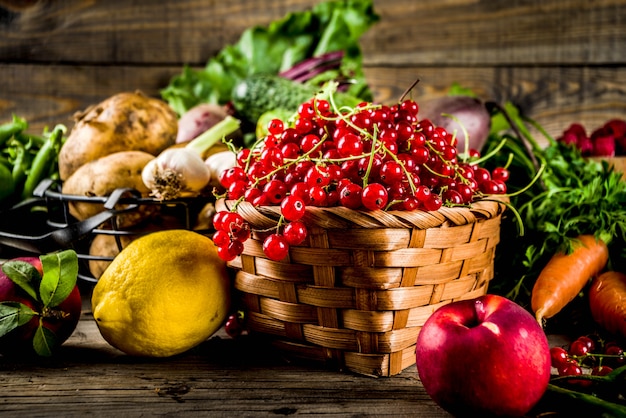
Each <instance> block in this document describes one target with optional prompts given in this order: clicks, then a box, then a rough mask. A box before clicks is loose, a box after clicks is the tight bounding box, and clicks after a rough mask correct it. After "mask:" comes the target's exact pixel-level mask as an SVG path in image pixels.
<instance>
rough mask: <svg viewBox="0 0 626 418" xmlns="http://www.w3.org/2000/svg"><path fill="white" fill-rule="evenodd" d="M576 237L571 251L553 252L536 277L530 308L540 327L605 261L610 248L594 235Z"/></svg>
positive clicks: (574, 294) (600, 268) (569, 299)
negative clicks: (577, 242) (567, 252)
mask: <svg viewBox="0 0 626 418" xmlns="http://www.w3.org/2000/svg"><path fill="white" fill-rule="evenodd" d="M577 240H578V241H580V244H579V245H577V246H576V247H575V248H574V250H573V251H572V252H571V253H569V254H565V253H564V252H558V253H556V254H554V255H553V256H552V258H551V259H550V261H548V264H546V266H545V267H544V268H543V270H542V271H541V273H539V277H537V281H536V282H535V285H534V287H533V290H532V294H531V308H532V310H533V312H535V318H536V319H537V322H539V324H540V325H542V326H543V320H544V318H551V317H552V316H554V315H556V314H557V313H559V312H560V311H561V309H563V308H564V307H565V305H567V304H568V303H569V302H571V301H572V300H573V299H574V298H575V297H576V295H577V294H579V293H580V291H581V290H582V289H583V288H584V287H585V285H586V284H587V283H588V281H589V279H591V278H592V277H594V276H595V275H597V274H598V273H600V272H601V271H602V270H603V269H604V267H605V266H606V263H607V262H608V259H609V250H608V248H607V246H606V244H605V243H604V241H602V240H600V239H596V238H595V237H594V236H593V235H581V236H579V237H578V238H577ZM575 245H576V243H575Z"/></svg>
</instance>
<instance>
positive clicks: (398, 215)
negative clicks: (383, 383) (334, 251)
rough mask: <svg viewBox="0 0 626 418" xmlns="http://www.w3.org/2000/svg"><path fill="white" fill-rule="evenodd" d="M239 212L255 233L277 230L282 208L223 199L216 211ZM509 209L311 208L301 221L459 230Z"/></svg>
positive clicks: (490, 203)
mask: <svg viewBox="0 0 626 418" xmlns="http://www.w3.org/2000/svg"><path fill="white" fill-rule="evenodd" d="M233 209H236V210H237V212H238V213H239V214H241V215H242V216H243V218H244V219H246V221H248V222H249V223H250V225H251V226H252V227H253V228H255V229H271V228H274V227H276V225H277V223H278V220H279V218H280V214H281V211H280V206H254V205H253V204H252V203H250V202H246V201H241V202H237V201H233V200H225V199H219V200H218V201H217V202H216V210H217V211H221V210H229V211H230V210H233ZM505 209H506V199H505V198H500V199H496V198H493V199H491V198H490V199H481V200H478V201H476V202H473V203H472V204H471V205H469V206H453V207H445V206H444V207H441V208H440V209H439V210H437V211H423V210H415V211H400V210H390V211H383V210H376V211H368V210H354V209H349V208H346V207H343V206H332V207H318V206H309V207H307V208H306V213H305V215H304V216H303V218H302V219H301V221H302V222H304V223H305V224H306V225H307V226H308V227H320V228H325V229H347V228H417V229H428V228H437V227H441V226H458V225H466V224H469V223H475V222H478V221H480V220H486V219H491V218H494V217H497V216H499V215H501V214H502V213H503V212H504V210H505Z"/></svg>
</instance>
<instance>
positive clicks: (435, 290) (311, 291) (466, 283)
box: [216, 200, 504, 376]
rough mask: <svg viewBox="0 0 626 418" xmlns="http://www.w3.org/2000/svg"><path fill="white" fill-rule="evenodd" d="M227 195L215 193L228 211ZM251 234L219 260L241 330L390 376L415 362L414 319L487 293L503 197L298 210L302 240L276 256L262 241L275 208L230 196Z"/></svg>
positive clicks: (293, 351) (312, 356)
mask: <svg viewBox="0 0 626 418" xmlns="http://www.w3.org/2000/svg"><path fill="white" fill-rule="evenodd" d="M230 207H232V202H227V201H223V200H222V201H218V202H217V204H216V209H217V210H218V211H219V210H229V208H230ZM236 210H237V211H238V212H239V213H240V214H241V215H242V216H243V217H244V218H245V219H246V220H247V221H248V222H249V223H250V225H251V226H252V228H253V231H264V232H254V233H253V234H252V237H251V238H250V239H249V240H247V241H246V242H245V248H244V252H243V253H242V254H241V256H239V257H237V258H236V259H235V260H233V261H232V262H229V266H230V267H231V268H234V269H235V270H236V275H235V288H236V289H237V291H238V294H239V295H240V296H239V297H240V300H239V302H240V303H241V304H242V305H243V306H244V307H245V309H246V311H247V326H248V329H249V331H250V332H251V333H259V334H263V335H266V336H268V337H271V341H272V344H273V345H274V346H275V347H277V348H278V349H279V350H281V351H282V352H283V353H284V354H285V355H286V356H293V357H295V358H302V359H306V360H314V361H319V362H322V363H324V364H326V365H328V366H330V367H332V368H334V369H336V370H347V371H352V372H356V373H359V374H363V375H368V376H393V375H396V374H398V373H400V372H402V371H403V370H404V369H406V368H407V367H410V366H412V365H414V364H415V343H416V340H417V335H418V334H419V331H420V329H421V327H422V326H423V325H424V323H425V322H426V320H427V319H428V318H429V317H430V315H431V314H432V313H433V312H434V311H435V310H436V309H437V308H438V307H440V306H443V305H444V304H447V303H450V302H453V301H456V300H462V299H471V298H475V297H478V296H481V295H484V294H485V293H486V292H487V289H488V285H489V281H490V280H491V279H492V278H493V260H494V256H495V247H496V245H497V244H498V242H499V239H500V219H501V214H502V211H503V210H504V205H503V204H502V203H498V202H492V201H483V202H478V203H476V204H474V205H473V206H472V208H442V209H441V210H439V211H437V212H421V211H415V212H399V211H398V212H382V211H374V212H360V211H354V210H349V209H346V208H341V207H337V208H316V207H311V208H307V213H306V215H305V217H304V219H303V221H304V222H305V223H306V224H307V228H308V231H309V236H308V238H307V240H306V241H305V242H304V243H303V244H301V245H299V246H293V247H292V248H291V249H290V252H289V255H288V257H287V258H286V259H284V260H281V261H279V262H277V261H272V260H269V259H267V258H266V256H265V254H264V253H263V250H262V242H263V239H264V238H265V236H266V234H267V233H268V232H267V231H268V230H271V228H272V227H275V226H276V224H277V220H278V218H279V216H280V213H279V211H280V208H276V207H253V206H252V205H249V204H246V203H245V202H244V203H243V204H239V205H238V206H237V208H236Z"/></svg>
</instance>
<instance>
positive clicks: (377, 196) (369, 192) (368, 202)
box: [361, 183, 388, 210]
mask: <svg viewBox="0 0 626 418" xmlns="http://www.w3.org/2000/svg"><path fill="white" fill-rule="evenodd" d="M387 201H388V195H387V189H385V186H383V185H382V184H380V183H370V184H368V185H367V186H365V187H364V188H363V192H362V194H361V202H362V203H363V206H365V207H366V208H367V209H369V210H377V209H383V208H384V207H385V206H386V205H387Z"/></svg>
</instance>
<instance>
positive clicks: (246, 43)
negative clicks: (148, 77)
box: [161, 0, 380, 114]
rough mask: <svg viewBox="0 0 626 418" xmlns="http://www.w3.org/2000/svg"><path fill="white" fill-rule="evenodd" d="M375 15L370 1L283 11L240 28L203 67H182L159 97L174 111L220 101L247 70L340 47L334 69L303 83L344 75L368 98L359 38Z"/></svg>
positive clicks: (275, 68)
mask: <svg viewBox="0 0 626 418" xmlns="http://www.w3.org/2000/svg"><path fill="white" fill-rule="evenodd" d="M379 19H380V17H379V16H378V15H377V14H376V13H375V11H374V8H373V4H372V1H371V0H343V1H340V0H337V1H327V2H322V3H319V4H317V5H315V6H314V7H313V8H311V9H310V10H305V11H298V12H291V13H288V14H287V15H286V16H284V17H283V18H282V19H279V20H277V21H274V22H272V23H270V24H269V25H268V26H267V27H263V26H254V27H250V28H248V29H246V30H245V31H244V32H243V33H242V35H241V37H240V39H239V40H238V42H237V43H235V44H233V45H228V46H226V47H225V48H224V49H222V50H221V51H220V52H219V53H218V54H217V55H216V56H214V57H212V58H210V59H209V61H208V62H207V64H206V66H205V67H204V68H203V69H200V70H194V69H192V68H191V67H189V66H185V67H184V68H183V71H182V73H181V74H179V75H177V76H175V77H174V78H173V79H172V80H171V81H170V83H169V85H168V86H166V87H165V88H164V89H163V90H161V96H162V97H163V99H164V100H166V101H167V102H168V103H169V105H170V106H171V107H172V108H173V109H174V110H175V111H176V112H177V113H178V114H183V113H184V112H185V111H187V110H188V109H190V108H191V107H193V106H194V105H196V104H199V103H202V102H208V103H217V104H226V103H228V101H229V100H230V95H231V92H232V89H233V87H234V86H235V85H236V84H237V82H239V81H240V80H242V79H244V78H246V77H248V76H250V75H254V74H278V73H280V72H282V71H286V70H288V69H289V68H291V67H293V66H294V65H296V64H298V63H300V62H302V61H304V60H306V59H310V58H313V57H319V56H321V55H323V54H326V53H328V52H333V51H343V56H342V60H341V64H340V66H339V68H335V69H330V70H328V71H324V72H323V73H321V74H318V75H317V76H316V77H314V78H313V79H311V80H308V81H306V83H311V84H315V85H321V84H323V83H324V82H325V81H329V80H332V79H337V78H349V79H350V83H349V84H348V90H347V93H349V94H351V95H353V96H355V97H360V98H362V99H363V100H371V97H372V96H371V92H370V90H369V87H368V85H367V83H366V81H365V76H364V73H363V69H362V66H361V64H362V53H361V48H360V45H359V38H360V37H361V35H362V34H363V33H365V32H366V31H367V30H368V29H369V28H370V27H371V26H372V25H373V24H374V23H376V22H377V21H378V20H379Z"/></svg>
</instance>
